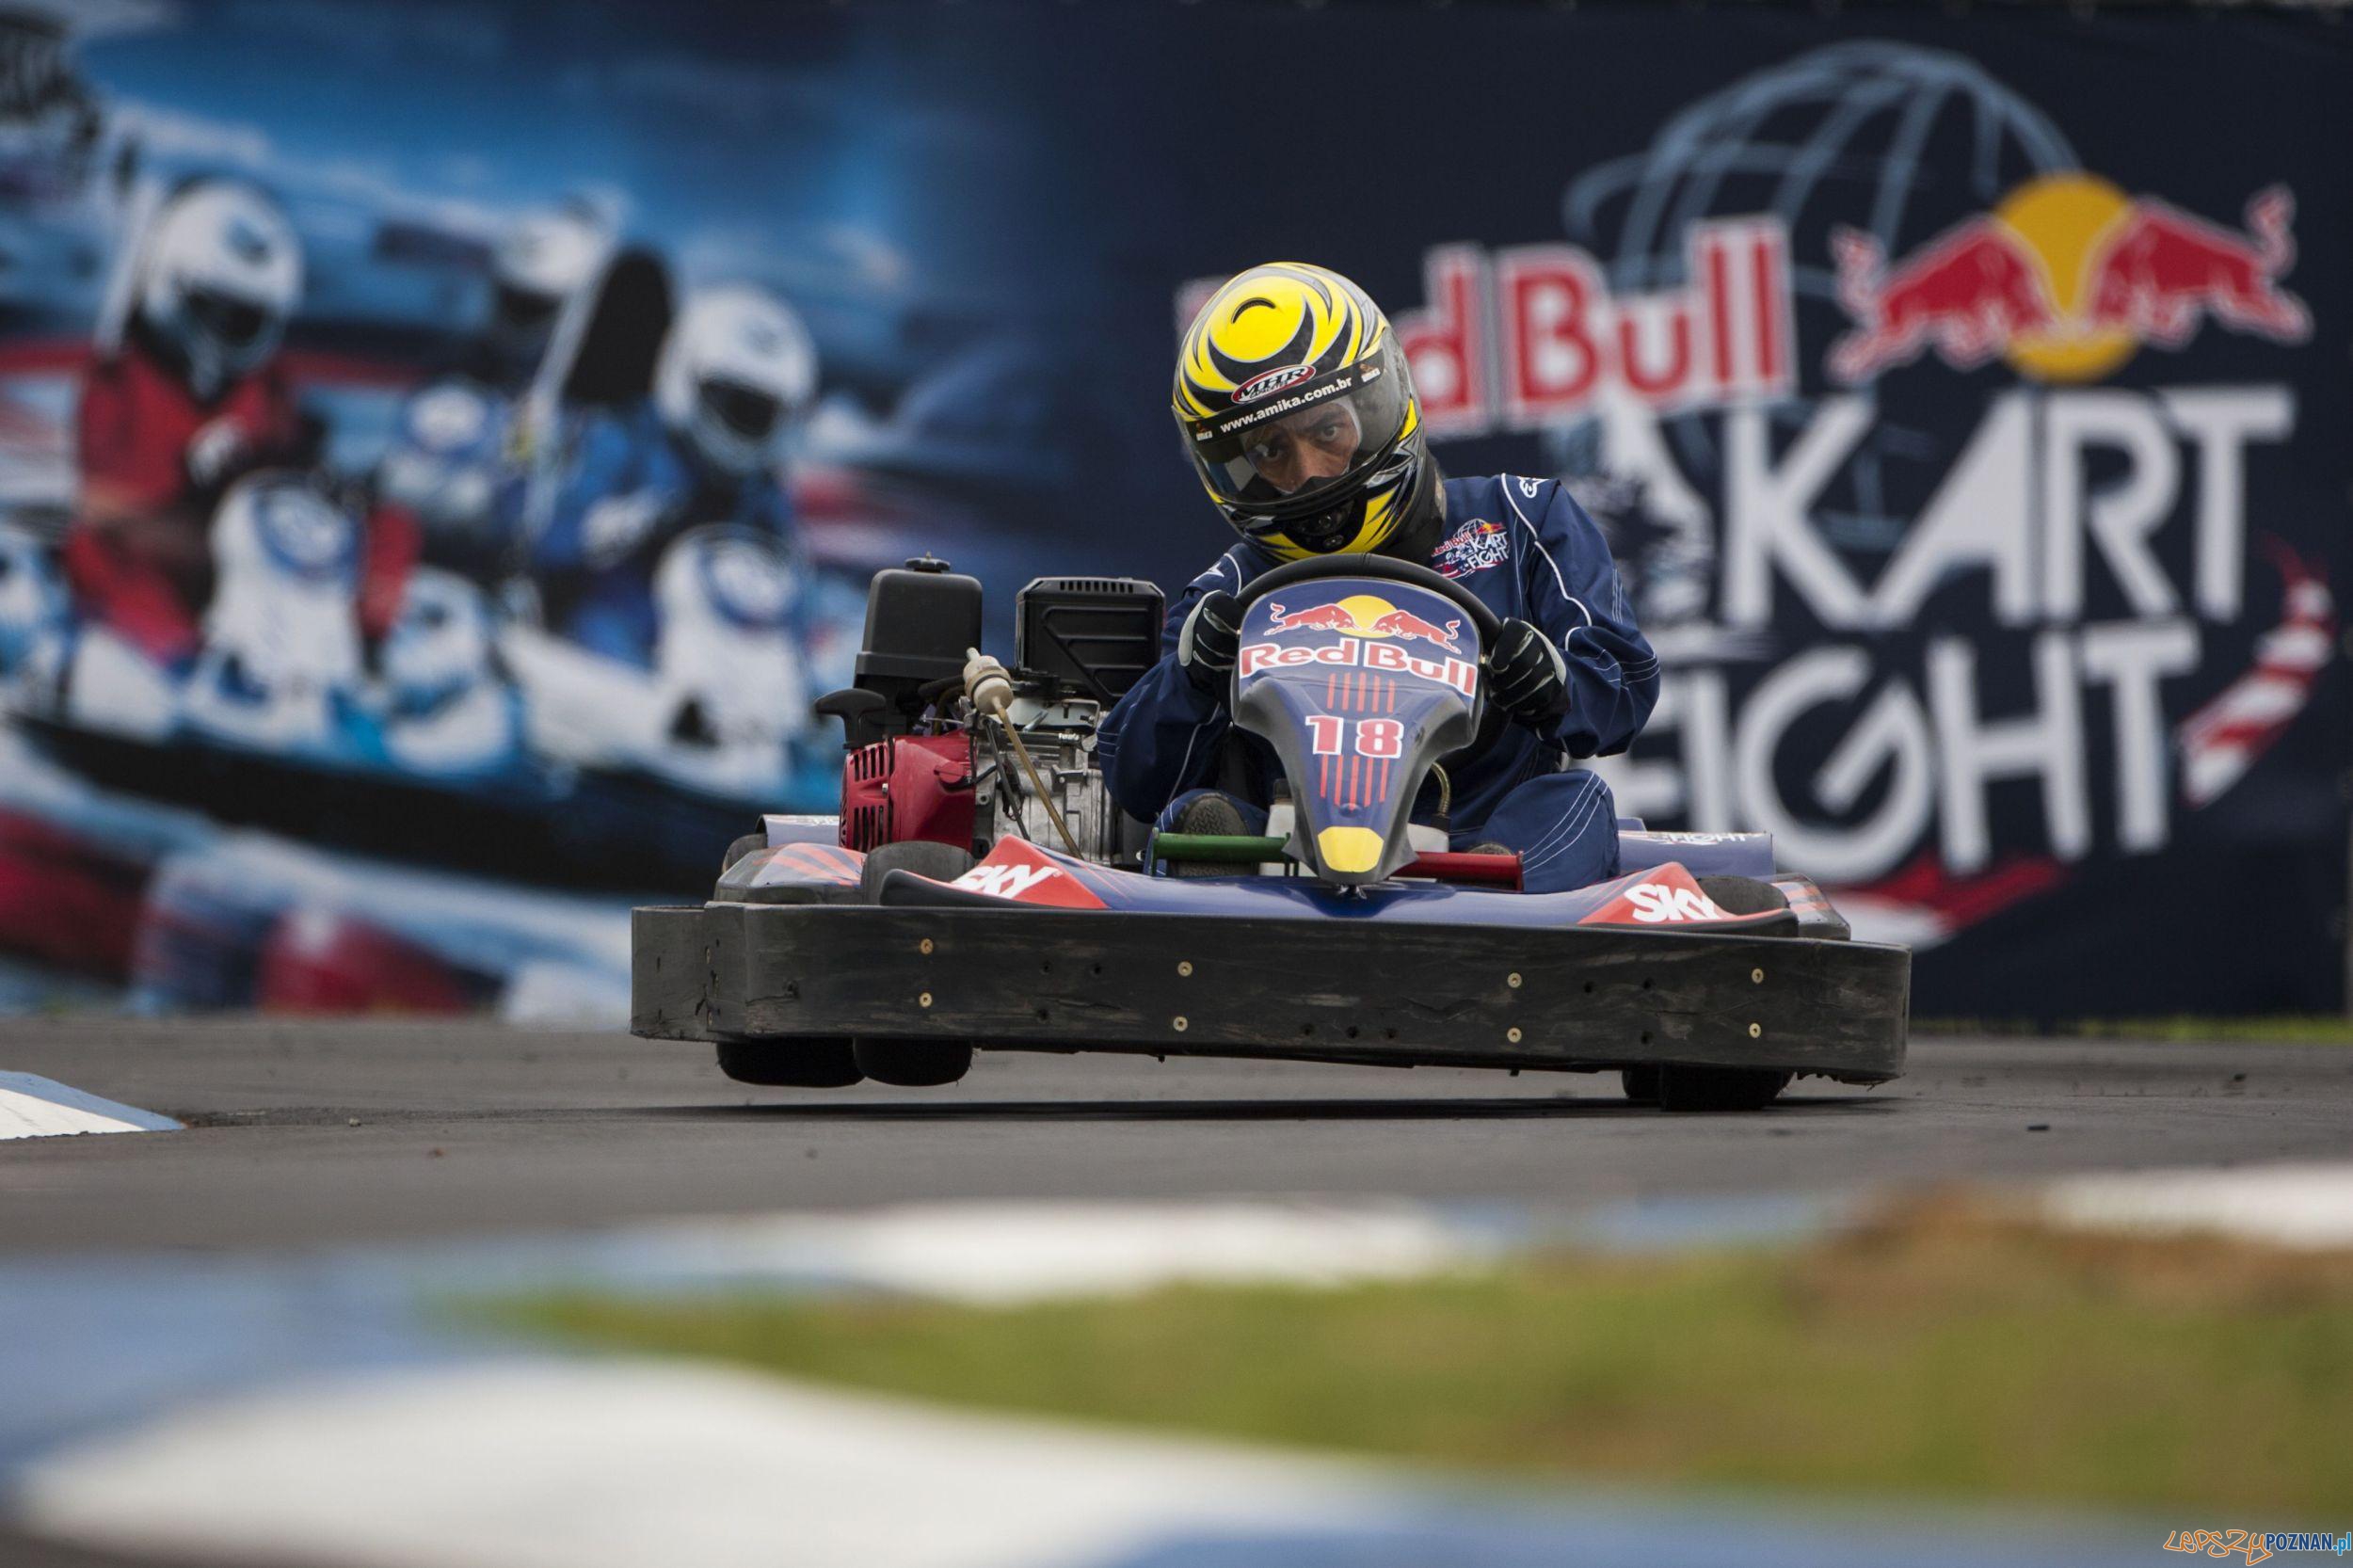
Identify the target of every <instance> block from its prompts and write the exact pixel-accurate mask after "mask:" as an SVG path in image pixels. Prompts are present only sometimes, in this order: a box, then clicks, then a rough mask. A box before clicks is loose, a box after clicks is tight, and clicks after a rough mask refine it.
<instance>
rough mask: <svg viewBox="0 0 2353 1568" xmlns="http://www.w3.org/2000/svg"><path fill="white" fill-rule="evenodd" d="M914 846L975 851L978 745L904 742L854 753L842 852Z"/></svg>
mask: <svg viewBox="0 0 2353 1568" xmlns="http://www.w3.org/2000/svg"><path fill="white" fill-rule="evenodd" d="M910 839H929V840H933V841H934V842H935V843H942V844H953V845H955V846H956V847H957V848H958V849H969V848H971V847H972V742H971V740H970V739H969V738H968V737H967V736H964V735H901V736H898V737H896V738H895V739H892V740H888V741H876V742H875V743H874V744H872V745H867V746H860V747H858V748H857V749H856V751H853V752H852V753H850V756H849V760H848V761H846V762H845V763H843V765H842V768H841V847H842V848H844V849H855V850H859V851H862V852H863V851H872V850H876V849H880V848H881V847H882V846H883V845H885V844H896V843H904V842H905V841H906V840H910Z"/></svg>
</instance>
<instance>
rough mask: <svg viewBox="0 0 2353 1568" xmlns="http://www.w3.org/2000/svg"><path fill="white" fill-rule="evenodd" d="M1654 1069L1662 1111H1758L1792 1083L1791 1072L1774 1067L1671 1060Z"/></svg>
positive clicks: (1658, 1102) (1659, 1104) (1658, 1103)
mask: <svg viewBox="0 0 2353 1568" xmlns="http://www.w3.org/2000/svg"><path fill="white" fill-rule="evenodd" d="M1651 1070H1652V1071H1654V1072H1656V1073H1657V1075H1658V1090H1657V1106H1658V1109H1659V1110H1661V1111H1757V1110H1762V1109H1763V1108H1764V1107H1765V1106H1767V1105H1769V1104H1770V1103H1772V1099H1773V1096H1776V1095H1778V1094H1780V1093H1781V1092H1782V1091H1783V1090H1784V1089H1785V1088H1787V1087H1788V1086H1789V1075H1788V1074H1787V1073H1783V1072H1775V1071H1774V1070H1773V1069H1771V1068H1770V1067H1684V1066H1677V1065H1675V1064H1673V1063H1669V1064H1665V1065H1663V1066H1659V1067H1655V1068H1653V1069H1651ZM1629 1076H1630V1075H1629ZM1627 1097H1628V1098H1631V1097H1632V1096H1631V1095H1630V1094H1629V1096H1627Z"/></svg>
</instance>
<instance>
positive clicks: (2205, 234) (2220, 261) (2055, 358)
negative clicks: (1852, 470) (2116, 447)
mask: <svg viewBox="0 0 2353 1568" xmlns="http://www.w3.org/2000/svg"><path fill="white" fill-rule="evenodd" d="M2295 216H2296V199H2295V197H2294V195H2293V194H2292V193H2291V192H2290V191H2289V190H2288V188H2287V187H2286V186H2285V185H2273V186H2271V187H2270V188H2268V189H2266V190H2263V191H2260V192H2258V193H2256V195H2255V196H2254V197H2253V198H2251V199H2250V200H2249V201H2248V203H2247V210H2246V213H2245V215H2244V218H2245V223H2246V227H2245V228H2244V229H2243V230H2240V229H2231V228H2225V227H2223V226H2222V225H2220V224H2217V223H2213V222H2209V221H2208V220H2206V219H2205V218H2202V217H2199V216H2195V215H2193V214H2190V213H2186V212H2184V211H2183V210H2181V209H2180V208H2178V207H2175V206H2173V205H2171V204H2170V203H2169V202H2166V201H2161V200H2156V199H2155V198H2153V197H2145V196H2144V197H2137V198H2136V197H2128V196H2126V195H2125V194H2124V193H2123V192H2122V191H2121V190H2120V189H2119V188H2118V187H2117V186H2115V185H2114V184H2110V183H2109V182H2107V181H2105V180H2103V179H2101V178H2100V177H2099V176H2098V175H2095V174H2087V173H2084V172H2082V171H2080V170H2071V171H2068V172H2064V173H2057V174H2045V175H2042V176H2040V177H2039V178H2036V179H2034V180H2030V181H2028V182H2026V183H2025V184H2023V185H2020V186H2019V187H2017V188H2016V189H2015V190H2013V191H2011V192H2010V193H2009V196H2008V197H2007V198H2005V199H2004V200H2003V201H2002V203H2001V204H2000V205H1999V206H1998V207H1996V208H1995V209H1994V210H1993V212H1991V213H1986V214H1982V215H1980V216H1977V217H1973V218H1970V219H1968V220H1966V221H1965V222H1962V223H1960V224H1958V225H1956V226H1954V227H1953V228H1951V229H1948V230H1946V231H1945V232H1944V233H1942V234H1940V235H1938V236H1937V237H1936V238H1935V239H1934V240H1931V241H1930V242H1929V244H1927V245H1925V246H1922V247H1921V248H1919V249H1918V250H1916V251H1914V252H1913V253H1912V254H1911V255H1909V256H1905V257H1902V258H1900V259H1898V260H1897V261H1894V262H1890V261H1889V260H1888V259H1887V258H1886V257H1885V255H1884V254H1883V253H1882V252H1881V248H1880V245H1879V242H1878V241H1877V240H1875V239H1873V238H1871V237H1870V236H1868V235H1865V234H1862V233H1858V232H1854V231H1853V230H1841V231H1839V232H1836V233H1834V234H1833V236H1832V248H1833V259H1834V260H1835V261H1836V262H1837V264H1838V297H1839V303H1840V304H1842V305H1843V306H1845V307H1846V310H1847V313H1848V314H1849V315H1850V316H1852V317H1853V318H1854V321H1855V329H1854V330H1853V331H1851V332H1849V333H1848V334H1847V335H1846V336H1845V337H1843V338H1841V339H1839V340H1838V342H1837V343H1835V344H1833V345H1832V346H1831V351H1830V372H1831V374H1832V375H1833V376H1835V377H1836V378H1837V379H1838V380H1840V381H1843V382H1847V383H1849V384H1852V383H1855V382H1859V381H1866V380H1869V379H1871V378H1872V377H1874V376H1878V375H1879V374H1880V372H1881V371H1882V370H1886V369H1888V368H1890V367H1892V366H1896V365H1900V364H1907V363H1909V362H1911V361H1912V360H1916V359H1918V358H1919V357H1920V356H1921V355H1922V354H1924V353H1926V352H1928V351H1929V349H1934V350H1935V351H1936V353H1937V355H1938V357H1939V358H1941V359H1943V360H1944V361H1945V363H1946V364H1948V365H1950V366H1952V367H1953V368H1954V369H1956V370H1974V369H1976V368H1977V367H1978V366H1979V365H1983V364H1986V363H1989V362H1990V361H1992V360H1994V359H1996V358H1999V359H2002V360H2007V361H2008V362H2009V365H2010V366H2011V368H2013V369H2014V370H2016V371H2017V372H2018V373H2019V374H2020V375H2022V376H2031V377H2033V378H2034V379H2036V380H2039V381H2057V382H2073V381H2090V380H2096V379H2098V378H2099V377H2101V376H2105V375H2107V374H2109V373H2110V372H2112V371H2114V370H2116V369H2117V368H2118V367H2119V366H2121V365H2122V364H2123V363H2124V361H2125V360H2129V359H2131V358H2132V356H2133V354H2134V353H2135V351H2136V350H2137V349H2138V348H2139V347H2140V346H2141V345H2143V344H2154V345H2155V346H2157V347H2160V348H2180V347H2182V346H2183V345H2184V344H2187V343H2188V342H2189V340H2190V339H2191V338H2192V337H2193V336H2195V335H2196V333H2197V330H2198V328H2199V327H2200V325H2201V323H2202V322H2204V321H2207V320H2212V321H2213V322H2215V323H2216V324H2217V326H2221V327H2225V328H2230V329H2231V330H2233V331H2235V332H2248V333H2252V334H2254V335H2256V336H2259V337H2265V338H2269V339H2271V340H2272V341H2273V342H2275V343H2301V342H2303V341H2304V340H2305V339H2307V338H2309V337H2311V336H2312V331H2313V323H2312V314H2311V312H2309V311H2307V310H2306V309H2305V306H2304V302H2303V301H2302V300H2300V299H2298V298H2297V296H2295V295H2293V294H2290V293H2289V292H2288V291H2287V290H2285V289H2283V288H2281V286H2280V282H2279V280H2280V279H2281V277H2282V276H2284V275H2285V274H2286V272H2287V270H2288V269H2289V267H2290V266H2292V265H2293V264H2295V260H2296V244H2295V241H2294V239H2293V238H2292V237H2291V236H2290V233H2289V224H2290V221H2291V220H2292V219H2293V218H2294V217H2295Z"/></svg>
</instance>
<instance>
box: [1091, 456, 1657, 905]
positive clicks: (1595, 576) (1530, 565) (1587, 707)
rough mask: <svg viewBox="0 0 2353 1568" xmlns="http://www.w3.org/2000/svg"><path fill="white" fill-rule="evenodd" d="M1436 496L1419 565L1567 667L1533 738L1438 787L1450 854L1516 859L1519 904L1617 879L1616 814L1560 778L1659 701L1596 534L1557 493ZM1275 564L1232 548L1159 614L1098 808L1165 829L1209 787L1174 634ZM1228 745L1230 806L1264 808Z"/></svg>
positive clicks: (1215, 717)
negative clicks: (1549, 714)
mask: <svg viewBox="0 0 2353 1568" xmlns="http://www.w3.org/2000/svg"><path fill="white" fill-rule="evenodd" d="M1444 490H1445V496H1446V525H1445V529H1444V537H1443V539H1442V540H1441V541H1440V543H1439V545H1438V547H1437V549H1436V550H1434V551H1433V552H1432V553H1431V557H1430V561H1429V565H1430V566H1431V567H1432V568H1433V569H1434V570H1436V571H1438V572H1440V573H1442V574H1444V575H1445V576H1447V577H1450V578H1452V579H1454V580H1455V581H1456V582H1457V583H1459V584H1461V585H1462V586H1463V587H1465V588H1467V589H1469V590H1470V592H1471V593H1473V594H1474V595H1476V596H1477V597H1478V598H1479V599H1480V600H1481V601H1483V602H1484V603H1485V604H1486V605H1487V606H1488V607H1489V608H1491V609H1493V610H1494V611H1495V613H1496V614H1497V616H1504V617H1507V618H1509V617H1513V616H1516V617H1518V618H1519V619H1522V620H1526V621H1529V622H1532V623H1533V624H1534V625H1536V626H1537V627H1539V628H1541V629H1542V630H1544V631H1545V632H1549V633H1550V634H1551V635H1552V636H1553V637H1554V638H1555V639H1556V640H1557V641H1558V642H1559V643H1560V645H1561V649H1562V651H1563V652H1565V653H1566V654H1567V656H1568V687H1569V705H1568V710H1567V712H1564V713H1562V714H1561V715H1560V716H1559V717H1558V718H1555V719H1550V720H1547V721H1546V722H1545V724H1544V725H1543V727H1542V728H1531V727H1529V726H1527V725H1524V724H1518V723H1513V724H1511V725H1507V726H1506V727H1505V728H1504V729H1503V730H1502V732H1501V733H1500V734H1499V735H1498V736H1497V740H1496V742H1495V744H1493V745H1492V746H1490V747H1489V748H1488V749H1487V750H1486V752H1485V753H1484V754H1482V755H1481V756H1480V757H1478V758H1476V759H1475V760H1471V761H1470V762H1469V763H1467V764H1466V765H1465V766H1463V767H1462V769H1461V771H1460V772H1459V773H1458V774H1456V775H1455V776H1453V777H1452V779H1451V783H1452V786H1453V803H1452V811H1451V814H1450V817H1449V824H1448V825H1449V832H1450V835H1451V840H1452V842H1453V844H1454V847H1456V848H1458V849H1465V848H1469V847H1471V846H1472V845H1474V844H1483V843H1499V844H1501V845H1503V846H1504V847H1505V848H1507V849H1513V850H1516V851H1518V852H1519V855H1520V858H1521V876H1522V885H1523V886H1524V887H1526V888H1528V890H1529V891H1530V892H1553V891H1560V890H1562V889H1565V888H1582V887H1586V886H1589V885H1590V884H1592V883H1594V882H1599V881H1604V880H1606V879H1608V878H1609V877H1611V876H1614V875H1616V874H1617V872H1618V836H1617V808H1616V805H1615V803H1614V802H1613V801H1612V800H1611V799H1610V795H1609V786H1608V785H1606V784H1604V783H1603V782H1602V781H1601V779H1600V778H1599V777H1598V776H1595V775H1593V774H1592V773H1589V772H1586V771H1585V770H1583V769H1581V768H1571V767H1570V766H1569V763H1570V761H1571V760H1572V759H1575V758H1582V757H1607V756H1609V755H1612V754H1614V753H1616V752H1621V751H1624V750H1625V748H1626V745H1627V744H1628V743H1629V742H1631V741H1632V740H1633V739H1634V737H1635V736H1636V735H1637V734H1639V733H1640V732H1641V728H1642V726H1643V724H1644V723H1645V722H1646V721H1647V720H1648V719H1649V718H1650V712H1651V708H1652V706H1653V705H1654V704H1655V703H1656V702H1657V699H1658V658H1657V655H1656V654H1654V653H1653V652H1651V648H1650V644H1649V643H1647V642H1645V641H1644V640H1643V639H1642V633H1641V630H1640V629H1638V628H1637V627H1636V626H1635V624H1634V615H1633V612H1632V610H1631V609H1629V608H1628V606H1627V604H1626V600H1625V587H1624V586H1623V585H1622V584H1620V583H1619V581H1618V568H1617V565H1616V563H1615V562H1613V561H1612V560H1611V559H1610V558H1609V546H1608V544H1606V543H1605V542H1604V541H1603V539H1602V536H1601V530H1600V529H1599V528H1598V527H1596V526H1595V525H1594V523H1593V519H1592V518H1591V517H1589V516H1587V515H1586V512H1585V508H1583V507H1582V506H1579V505H1578V504H1577V502H1576V500H1575V498H1573V497H1572V496H1571V495H1570V494H1569V493H1568V491H1567V490H1565V489H1564V488H1561V484H1560V482H1559V481H1558V480H1552V479H1522V478H1517V477H1515V476H1513V475H1510V474H1499V475H1496V476H1493V477H1489V478H1481V479H1449V480H1448V481H1447V482H1446V484H1445V487H1444ZM1276 564H1277V563H1276V561H1275V558H1274V557H1273V556H1272V555H1270V554H1268V553H1267V552H1265V551H1263V550H1260V549H1259V548H1258V547H1257V545H1255V544H1252V543H1250V542H1249V541H1247V540H1243V541H1241V542H1239V543H1237V544H1235V545H1234V547H1233V548H1232V549H1230V550H1228V551H1226V552H1225V554H1224V555H1222V556H1220V557H1219V558H1218V561H1217V563H1216V564H1215V565H1214V566H1212V567H1210V568H1209V570H1207V571H1205V572H1203V573H1202V574H1201V575H1200V576H1198V577H1196V578H1194V579H1193V583H1192V584H1191V585H1189V586H1188V587H1187V588H1186V589H1185V591H1184V593H1183V595H1182V596H1181V597H1180V598H1179V599H1178V600H1177V602H1176V604H1174V605H1173V606H1171V607H1170V610H1169V614H1168V620H1167V624H1166V625H1165V627H1164V628H1163V629H1162V632H1161V636H1160V663H1158V664H1155V665H1153V666H1152V668H1151V669H1150V670H1148V671H1146V672H1145V674H1144V679H1143V680H1139V681H1138V682H1136V684H1135V686H1134V687H1133V688H1132V689H1130V690H1129V691H1128V695H1127V696H1124V697H1122V698H1121V699H1120V700H1119V704H1118V706H1117V707H1115V708H1113V709H1112V712H1110V714H1109V715H1108V716H1106V717H1105V719H1104V721H1103V725H1102V728H1101V732H1100V734H1099V735H1098V737H1097V741H1096V760H1098V761H1099V762H1100V764H1101V766H1102V769H1103V775H1104V778H1105V781H1106V783H1107V784H1108V785H1109V787H1110V789H1111V792H1112V799H1114V800H1116V801H1117V802H1118V803H1119V805H1120V808H1122V809H1123V810H1125V811H1127V812H1128V813H1129V814H1130V815H1132V816H1136V817H1139V818H1142V819H1144V820H1145V821H1147V822H1151V821H1160V822H1162V823H1163V825H1165V822H1166V821H1173V820H1174V816H1175V811H1176V809H1177V808H1180V807H1181V805H1182V803H1183V802H1184V801H1185V800H1187V799H1190V798H1191V795H1192V792H1195V791H1199V790H1203V789H1207V788H1209V787H1211V785H1212V784H1213V782H1214V781H1215V780H1216V778H1217V775H1218V769H1219V762H1220V756H1221V753H1222V752H1223V751H1224V749H1225V743H1226V741H1227V738H1228V735H1229V732H1230V731H1231V727H1232V716H1231V715H1230V714H1228V713H1227V712H1226V711H1225V704H1224V703H1223V702H1221V701H1219V700H1218V699H1217V698H1216V697H1214V696H1210V695H1209V694H1208V693H1205V692H1203V691H1201V690H1200V689H1199V688H1198V687H1196V686H1195V685H1194V684H1193V681H1192V680H1191V679H1190V678H1189V677H1188V676H1187V675H1186V674H1185V672H1184V670H1183V669H1182V668H1181V667H1180V666H1179V665H1178V664H1177V634H1178V632H1180V631H1181V630H1182V629H1183V626H1184V622H1185V616H1187V615H1189V614H1191V613H1192V610H1193V604H1194V602H1195V601H1196V600H1199V599H1200V598H1201V596H1202V595H1204V594H1206V593H1210V592H1214V591H1215V590H1217V589H1220V588H1223V589H1224V590H1225V591H1226V592H1227V593H1239V592H1241V589H1242V587H1243V585H1244V584H1247V583H1249V582H1250V581H1251V579H1253V578H1255V577H1257V575H1258V574H1259V573H1261V572H1263V571H1267V570H1269V569H1271V568H1273V567H1274V566H1275V565H1276ZM1240 739H1241V742H1242V763H1243V769H1242V771H1243V773H1244V774H1245V776H1246V777H1247V783H1246V785H1245V788H1244V791H1243V795H1242V799H1241V804H1242V805H1243V806H1245V807H1246V808H1248V807H1257V808H1263V806H1264V805H1265V804H1266V802H1267V800H1268V799H1269V798H1270V796H1271V793H1272V781H1273V778H1274V777H1275V776H1277V775H1278V773H1279V771H1280V770H1279V766H1278V764H1277V763H1276V761H1275V759H1274V753H1273V748H1272V747H1270V746H1268V745H1267V744H1265V743H1264V742H1262V741H1260V740H1259V739H1258V738H1257V737H1256V736H1254V735H1241V736H1240ZM1436 804H1437V793H1436V791H1435V789H1434V788H1433V787H1432V786H1431V785H1427V784H1426V785H1425V786H1424V787H1423V792H1422V793H1421V795H1420V796H1419V797H1417V801H1416V803H1415V811H1414V815H1415V818H1416V820H1417V821H1420V820H1426V819H1427V818H1429V817H1431V816H1433V815H1434V814H1435V809H1436ZM1246 815H1251V816H1255V815H1257V813H1256V812H1255V811H1253V812H1247V813H1246Z"/></svg>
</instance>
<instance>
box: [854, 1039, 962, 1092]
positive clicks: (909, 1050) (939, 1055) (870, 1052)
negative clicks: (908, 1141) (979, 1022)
mask: <svg viewBox="0 0 2353 1568" xmlns="http://www.w3.org/2000/svg"><path fill="white" fill-rule="evenodd" d="M856 1054H857V1065H858V1070H859V1071H860V1072H862V1073H864V1074H865V1075H866V1076H867V1077H868V1078H871V1079H872V1080H874V1081H875V1082H877V1083H888V1084H889V1085H891V1086H892V1087H893V1088H897V1089H936V1088H939V1087H940V1086H941V1085H943V1084H949V1083H953V1082H955V1081H956V1080H958V1079H960V1078H962V1077H963V1076H964V1075H965V1074H967V1073H968V1072H970V1071H971V1070H972V1047H971V1045H970V1044H969V1043H968V1042H967V1041H963V1040H860V1041H859V1042H857V1048H856Z"/></svg>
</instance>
